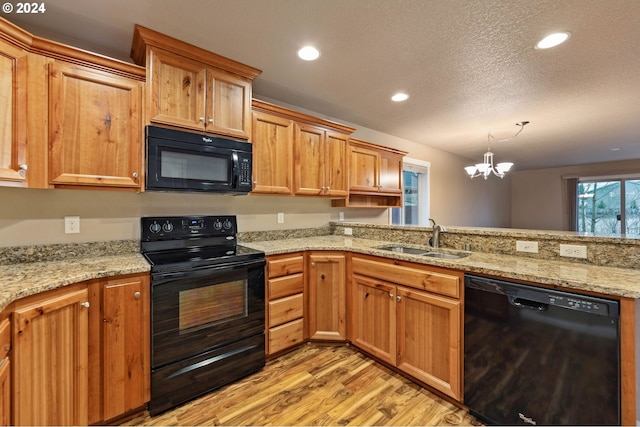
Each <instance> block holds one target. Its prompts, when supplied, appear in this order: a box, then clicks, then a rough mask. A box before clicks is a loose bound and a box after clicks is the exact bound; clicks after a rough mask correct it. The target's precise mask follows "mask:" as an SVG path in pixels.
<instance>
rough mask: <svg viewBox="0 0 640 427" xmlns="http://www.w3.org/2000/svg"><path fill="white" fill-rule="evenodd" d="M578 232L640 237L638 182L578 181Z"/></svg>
mask: <svg viewBox="0 0 640 427" xmlns="http://www.w3.org/2000/svg"><path fill="white" fill-rule="evenodd" d="M576 193H577V200H576V213H577V222H576V224H577V231H582V232H589V233H595V234H640V206H639V205H640V179H637V178H634V179H623V178H609V179H598V180H596V179H586V178H581V179H579V180H578V187H577V191H576Z"/></svg>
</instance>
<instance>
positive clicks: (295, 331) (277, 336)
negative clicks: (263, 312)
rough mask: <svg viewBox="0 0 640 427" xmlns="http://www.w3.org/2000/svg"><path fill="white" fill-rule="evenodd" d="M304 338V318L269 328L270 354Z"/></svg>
mask: <svg viewBox="0 0 640 427" xmlns="http://www.w3.org/2000/svg"><path fill="white" fill-rule="evenodd" d="M303 340H304V334H303V321H302V319H298V320H294V321H293V322H289V323H285V324H284V325H281V326H278V327H275V328H272V329H269V354H273V353H277V352H278V351H280V350H284V349H285V348H288V347H291V346H292V345H295V344H298V343H301V342H302V341H303Z"/></svg>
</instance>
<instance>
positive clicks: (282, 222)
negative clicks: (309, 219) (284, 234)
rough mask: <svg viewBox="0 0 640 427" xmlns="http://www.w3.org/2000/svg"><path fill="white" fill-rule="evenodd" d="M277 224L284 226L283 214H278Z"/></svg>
mask: <svg viewBox="0 0 640 427" xmlns="http://www.w3.org/2000/svg"><path fill="white" fill-rule="evenodd" d="M278 224H284V213H283V212H278Z"/></svg>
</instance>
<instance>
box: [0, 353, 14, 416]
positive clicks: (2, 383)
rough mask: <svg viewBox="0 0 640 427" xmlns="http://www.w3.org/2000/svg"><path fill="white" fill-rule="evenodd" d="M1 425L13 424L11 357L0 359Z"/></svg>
mask: <svg viewBox="0 0 640 427" xmlns="http://www.w3.org/2000/svg"><path fill="white" fill-rule="evenodd" d="M0 425H1V426H10V425H12V424H11V362H10V361H9V357H8V356H7V357H5V358H3V359H2V360H0Z"/></svg>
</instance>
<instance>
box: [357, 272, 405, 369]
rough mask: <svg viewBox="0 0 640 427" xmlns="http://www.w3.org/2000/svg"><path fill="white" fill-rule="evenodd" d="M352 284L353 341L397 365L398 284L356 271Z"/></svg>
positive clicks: (378, 356)
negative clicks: (396, 285) (362, 274)
mask: <svg viewBox="0 0 640 427" xmlns="http://www.w3.org/2000/svg"><path fill="white" fill-rule="evenodd" d="M351 287H352V289H353V298H352V304H351V311H352V313H351V319H352V325H351V326H352V327H351V342H352V343H353V345H355V346H356V347H360V348H361V349H363V350H365V351H366V352H368V353H370V354H372V355H374V356H376V357H377V358H379V359H380V360H384V361H385V362H388V363H390V364H392V365H395V364H396V287H395V285H393V284H390V283H386V282H383V281H380V280H376V279H373V278H370V277H364V276H360V275H358V274H354V275H353V277H352V279H351Z"/></svg>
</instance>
